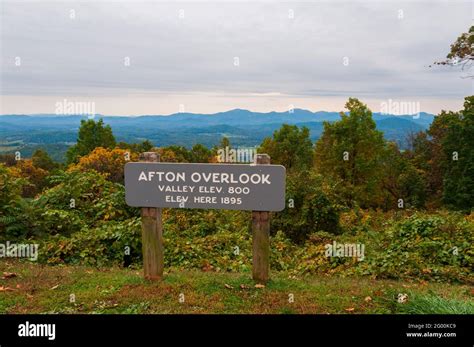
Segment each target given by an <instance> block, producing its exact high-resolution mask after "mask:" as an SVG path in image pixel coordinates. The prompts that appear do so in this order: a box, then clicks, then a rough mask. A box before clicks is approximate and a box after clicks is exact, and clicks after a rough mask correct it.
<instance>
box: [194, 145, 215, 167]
mask: <svg viewBox="0 0 474 347" xmlns="http://www.w3.org/2000/svg"><path fill="white" fill-rule="evenodd" d="M211 157H212V152H211V151H210V150H209V149H208V148H207V147H206V146H204V145H201V144H200V143H198V144H195V145H194V146H193V148H191V151H190V159H191V162H192V163H209V162H210V160H211Z"/></svg>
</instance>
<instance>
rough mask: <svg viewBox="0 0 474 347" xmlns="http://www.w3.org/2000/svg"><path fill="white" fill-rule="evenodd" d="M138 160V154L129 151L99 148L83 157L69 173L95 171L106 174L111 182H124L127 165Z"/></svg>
mask: <svg viewBox="0 0 474 347" xmlns="http://www.w3.org/2000/svg"><path fill="white" fill-rule="evenodd" d="M137 160H138V154H137V153H134V152H130V151H129V150H125V149H120V148H114V149H107V148H102V147H97V148H96V149H94V150H93V151H92V152H91V153H89V154H88V155H85V156H83V157H81V158H80V159H79V162H78V163H77V164H74V165H71V166H70V167H69V168H68V171H89V170H95V171H97V172H100V173H103V174H106V176H107V179H108V180H109V181H112V182H123V177H124V166H125V164H126V163H127V162H130V161H137Z"/></svg>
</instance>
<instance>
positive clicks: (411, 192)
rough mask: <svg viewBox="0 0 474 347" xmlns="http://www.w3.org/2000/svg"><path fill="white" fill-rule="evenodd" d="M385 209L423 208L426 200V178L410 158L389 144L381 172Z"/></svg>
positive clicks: (395, 146)
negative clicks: (401, 202)
mask: <svg viewBox="0 0 474 347" xmlns="http://www.w3.org/2000/svg"><path fill="white" fill-rule="evenodd" d="M380 176H381V183H382V186H381V188H382V191H383V193H385V195H384V196H383V199H384V200H385V201H384V202H382V201H381V203H380V205H382V204H383V205H384V207H385V209H392V208H397V207H400V206H399V203H400V199H401V200H402V201H403V208H406V207H423V206H424V204H425V200H426V182H425V176H424V175H423V173H422V172H421V170H417V168H416V167H415V166H414V165H413V163H412V161H411V160H410V159H409V157H408V156H406V155H403V154H402V153H400V150H399V148H398V146H397V145H396V144H395V143H393V142H389V143H388V144H387V147H386V150H385V154H384V156H383V159H382V168H381V170H380Z"/></svg>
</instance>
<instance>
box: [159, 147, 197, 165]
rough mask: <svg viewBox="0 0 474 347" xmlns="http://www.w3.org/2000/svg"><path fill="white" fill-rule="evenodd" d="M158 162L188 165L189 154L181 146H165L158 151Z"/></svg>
mask: <svg viewBox="0 0 474 347" xmlns="http://www.w3.org/2000/svg"><path fill="white" fill-rule="evenodd" d="M158 153H159V154H160V161H162V162H169V163H189V161H190V159H191V158H190V157H191V156H190V154H189V151H188V150H187V149H186V147H183V146H176V145H173V146H167V147H161V148H159V149H158Z"/></svg>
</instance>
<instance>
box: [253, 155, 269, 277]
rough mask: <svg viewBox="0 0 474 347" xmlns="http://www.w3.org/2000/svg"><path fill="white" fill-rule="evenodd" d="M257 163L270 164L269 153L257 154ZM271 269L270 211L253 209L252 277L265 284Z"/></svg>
mask: <svg viewBox="0 0 474 347" xmlns="http://www.w3.org/2000/svg"><path fill="white" fill-rule="evenodd" d="M256 162H257V164H260V165H262V164H263V165H268V164H270V156H269V155H268V154H257V157H256ZM269 271H270V212H268V211H252V278H253V280H254V281H255V282H257V283H262V284H265V283H267V281H268V279H269Z"/></svg>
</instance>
